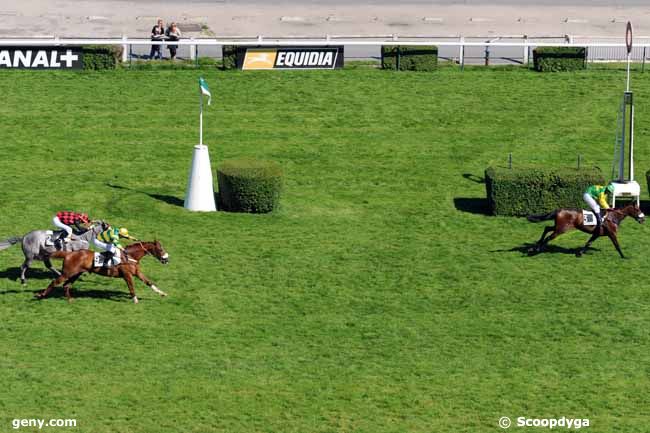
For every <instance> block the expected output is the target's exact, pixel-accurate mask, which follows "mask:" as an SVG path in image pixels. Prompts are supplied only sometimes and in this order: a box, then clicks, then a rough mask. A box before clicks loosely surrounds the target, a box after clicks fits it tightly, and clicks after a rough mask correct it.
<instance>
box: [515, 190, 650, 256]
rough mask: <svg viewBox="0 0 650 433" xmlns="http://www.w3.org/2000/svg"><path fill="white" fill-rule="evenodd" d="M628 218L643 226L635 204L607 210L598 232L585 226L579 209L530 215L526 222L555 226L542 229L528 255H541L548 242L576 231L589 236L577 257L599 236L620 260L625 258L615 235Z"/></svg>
mask: <svg viewBox="0 0 650 433" xmlns="http://www.w3.org/2000/svg"><path fill="white" fill-rule="evenodd" d="M628 216H629V217H632V218H634V219H635V220H636V221H637V222H638V223H639V224H643V222H644V221H645V215H644V214H643V212H641V209H639V207H638V206H637V205H636V204H635V203H632V204H629V205H627V206H625V207H623V208H620V209H608V210H607V214H606V216H605V218H604V219H603V223H602V225H601V226H600V229H599V230H596V226H588V225H585V223H584V218H583V216H582V210H580V209H557V210H554V211H553V212H550V213H548V214H545V215H530V216H528V221H532V222H540V221H549V220H554V221H555V224H554V225H553V226H547V227H544V232H543V233H542V237H541V238H539V241H537V244H536V245H535V247H533V248H531V249H530V250H529V251H528V254H529V255H533V254H536V253H541V252H542V251H543V250H544V248H545V247H546V245H548V243H549V242H550V241H552V240H553V239H555V238H556V237H558V236H560V235H561V234H562V233H566V232H568V231H571V230H576V229H577V230H580V231H582V232H585V233H589V234H591V237H590V238H589V240H588V241H587V243H586V244H585V245H584V246H583V247H582V248H580V249H579V250H578V251H577V252H576V256H577V257H580V256H581V255H582V254H584V252H585V251H586V250H587V248H589V246H590V245H591V243H592V242H593V241H595V240H596V239H598V238H599V237H600V236H607V237H609V239H610V240H611V241H612V243H613V244H614V247H615V248H616V251H618V253H619V254H620V255H621V258H625V256H624V255H623V251H621V247H620V245H619V243H618V236H617V233H618V228H619V226H620V224H621V222H622V221H623V220H624V219H625V218H626V217H628ZM548 232H551V234H550V235H548V236H546V235H547V234H548Z"/></svg>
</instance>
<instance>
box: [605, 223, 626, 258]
mask: <svg viewBox="0 0 650 433" xmlns="http://www.w3.org/2000/svg"><path fill="white" fill-rule="evenodd" d="M607 236H609V238H610V239H611V240H612V243H613V244H614V246H615V247H616V251H618V253H619V254H620V255H621V258H622V259H624V258H625V256H624V255H623V251H621V246H620V245H619V244H618V237H617V236H616V233H612V232H610V231H609V230H608V231H607Z"/></svg>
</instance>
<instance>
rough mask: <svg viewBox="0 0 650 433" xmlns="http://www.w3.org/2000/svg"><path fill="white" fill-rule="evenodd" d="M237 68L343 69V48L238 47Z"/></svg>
mask: <svg viewBox="0 0 650 433" xmlns="http://www.w3.org/2000/svg"><path fill="white" fill-rule="evenodd" d="M237 67H238V68H240V69H244V70H260V69H267V70H268V69H334V68H342V67H343V47H342V46H337V47H332V46H327V47H298V48H291V47H273V48H247V47H238V50H237Z"/></svg>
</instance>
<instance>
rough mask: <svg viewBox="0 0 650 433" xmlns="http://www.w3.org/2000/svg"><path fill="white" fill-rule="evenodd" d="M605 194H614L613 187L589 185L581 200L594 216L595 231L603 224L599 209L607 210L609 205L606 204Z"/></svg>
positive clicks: (609, 185) (610, 185)
mask: <svg viewBox="0 0 650 433" xmlns="http://www.w3.org/2000/svg"><path fill="white" fill-rule="evenodd" d="M607 193H610V194H613V193H614V185H612V184H611V183H609V184H608V185H607V186H603V185H591V186H590V187H589V188H587V190H586V191H585V193H584V194H583V196H582V198H584V200H585V202H587V204H588V205H589V208H590V209H591V210H592V211H593V212H594V215H596V224H597V225H596V230H598V229H600V226H601V224H602V222H603V219H602V217H601V215H600V209H601V208H602V209H609V203H607Z"/></svg>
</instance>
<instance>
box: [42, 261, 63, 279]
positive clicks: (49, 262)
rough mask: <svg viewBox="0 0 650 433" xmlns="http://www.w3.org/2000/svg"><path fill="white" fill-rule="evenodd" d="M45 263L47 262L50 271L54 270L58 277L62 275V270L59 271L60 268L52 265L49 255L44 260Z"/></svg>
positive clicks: (46, 265)
mask: <svg viewBox="0 0 650 433" xmlns="http://www.w3.org/2000/svg"><path fill="white" fill-rule="evenodd" d="M43 263H45V267H46V268H48V269H49V270H50V271H52V272H53V273H54V274H55V275H56V276H57V277H59V276H61V272H59V270H58V269H56V268H55V267H54V266H52V261H51V260H50V258H49V257H48V258H46V259H45V260H43Z"/></svg>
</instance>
